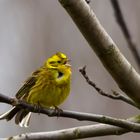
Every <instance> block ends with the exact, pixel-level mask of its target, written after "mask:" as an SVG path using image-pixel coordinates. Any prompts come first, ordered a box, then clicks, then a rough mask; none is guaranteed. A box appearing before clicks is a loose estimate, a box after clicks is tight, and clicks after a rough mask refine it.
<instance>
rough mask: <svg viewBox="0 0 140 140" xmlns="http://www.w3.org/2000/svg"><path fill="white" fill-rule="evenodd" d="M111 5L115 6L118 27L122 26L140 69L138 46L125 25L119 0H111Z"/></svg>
mask: <svg viewBox="0 0 140 140" xmlns="http://www.w3.org/2000/svg"><path fill="white" fill-rule="evenodd" d="M111 4H112V6H113V9H114V13H115V17H116V21H117V22H118V25H119V26H120V28H121V30H122V32H123V34H124V37H125V39H126V41H127V43H128V47H129V49H130V50H131V52H132V54H133V56H134V58H135V60H136V62H137V64H138V66H139V69H140V55H139V53H138V50H137V48H136V45H135V44H134V42H133V41H132V37H131V35H130V32H129V30H128V28H127V25H126V23H125V20H124V18H123V14H122V11H121V9H120V5H119V2H118V0H111Z"/></svg>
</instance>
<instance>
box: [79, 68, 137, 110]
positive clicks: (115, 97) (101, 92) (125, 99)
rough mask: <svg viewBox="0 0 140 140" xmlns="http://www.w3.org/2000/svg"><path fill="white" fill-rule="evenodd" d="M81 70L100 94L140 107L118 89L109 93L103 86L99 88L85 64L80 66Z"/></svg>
mask: <svg viewBox="0 0 140 140" xmlns="http://www.w3.org/2000/svg"><path fill="white" fill-rule="evenodd" d="M79 71H80V72H81V74H82V75H83V77H84V78H85V79H86V81H87V83H88V84H89V85H91V86H92V87H94V88H95V90H96V91H97V92H98V93H99V94H100V95H103V96H105V97H109V98H111V99H115V100H122V101H124V102H126V103H128V104H130V105H132V106H134V107H137V108H138V109H139V106H137V104H136V103H135V102H134V101H133V100H131V99H130V98H129V97H127V96H124V95H122V94H120V93H118V92H116V91H112V92H113V94H108V93H106V92H104V91H103V90H102V89H101V88H99V87H98V86H97V85H96V84H95V83H94V82H93V81H91V80H90V79H89V77H88V75H87V73H86V66H84V67H83V68H80V69H79Z"/></svg>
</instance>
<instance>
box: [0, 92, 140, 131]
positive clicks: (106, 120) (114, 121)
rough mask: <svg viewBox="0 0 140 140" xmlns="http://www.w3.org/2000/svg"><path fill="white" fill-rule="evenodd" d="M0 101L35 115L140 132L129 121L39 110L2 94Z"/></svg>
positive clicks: (139, 126) (136, 125)
mask: <svg viewBox="0 0 140 140" xmlns="http://www.w3.org/2000/svg"><path fill="white" fill-rule="evenodd" d="M0 100H1V101H3V102H4V101H5V103H7V102H8V104H11V105H14V106H18V107H21V108H25V109H28V110H29V111H31V112H34V113H42V114H46V115H48V116H49V117H56V116H58V115H59V117H66V118H72V119H77V120H79V121H93V122H100V123H104V124H110V125H114V126H118V127H121V128H125V129H127V130H129V131H133V132H140V124H138V123H134V122H131V121H129V120H124V119H117V118H113V117H109V116H104V115H97V114H90V113H82V112H74V111H67V110H63V111H62V112H57V111H56V110H55V109H46V108H42V107H40V108H37V107H36V106H33V105H31V104H28V103H26V102H23V101H20V100H17V99H15V101H14V99H13V98H11V102H9V101H10V98H9V97H7V96H3V95H2V94H0ZM13 101H14V104H13Z"/></svg>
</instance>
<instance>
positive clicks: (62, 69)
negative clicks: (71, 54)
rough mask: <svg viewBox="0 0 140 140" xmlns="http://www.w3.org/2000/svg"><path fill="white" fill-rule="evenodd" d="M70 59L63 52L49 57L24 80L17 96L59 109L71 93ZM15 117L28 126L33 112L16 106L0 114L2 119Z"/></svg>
mask: <svg viewBox="0 0 140 140" xmlns="http://www.w3.org/2000/svg"><path fill="white" fill-rule="evenodd" d="M69 61H70V60H69V59H68V58H67V56H66V55H65V54H64V53H62V52H57V53H56V54H54V55H52V56H51V57H49V58H48V59H47V60H46V61H45V63H44V64H43V66H41V67H40V68H39V69H37V70H36V71H35V72H33V73H32V74H31V76H30V77H29V78H28V79H27V80H26V81H25V82H24V84H23V86H22V87H21V88H20V89H19V90H18V92H17V93H16V95H15V98H16V99H18V100H21V101H25V102H27V103H29V104H32V105H35V106H38V107H45V108H57V109H58V106H59V105H60V104H62V103H63V102H64V101H65V100H66V98H67V97H68V95H69V93H70V85H71V65H70V64H69ZM13 117H15V123H16V124H18V125H19V126H21V127H28V126H29V122H30V118H31V112H30V111H29V110H28V109H23V108H19V107H17V106H14V107H13V108H12V109H10V110H9V111H7V112H6V113H3V114H2V115H0V120H2V119H6V120H7V121H10V120H11V119H12V118H13Z"/></svg>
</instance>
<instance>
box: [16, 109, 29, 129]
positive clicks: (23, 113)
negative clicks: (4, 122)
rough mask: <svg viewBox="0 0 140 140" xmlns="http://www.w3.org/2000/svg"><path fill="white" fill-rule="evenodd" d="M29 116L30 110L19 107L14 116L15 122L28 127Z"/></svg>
mask: <svg viewBox="0 0 140 140" xmlns="http://www.w3.org/2000/svg"><path fill="white" fill-rule="evenodd" d="M30 117H31V112H29V111H28V110H25V109H21V110H20V111H19V112H18V113H17V115H16V117H15V123H16V124H18V125H20V126H21V127H28V126H29V121H30Z"/></svg>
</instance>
